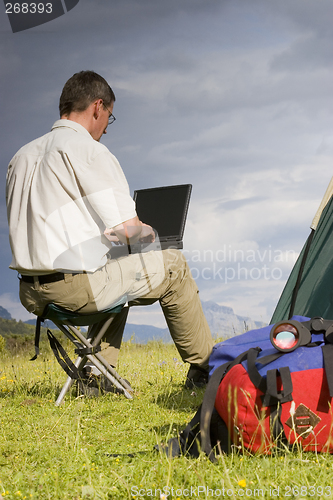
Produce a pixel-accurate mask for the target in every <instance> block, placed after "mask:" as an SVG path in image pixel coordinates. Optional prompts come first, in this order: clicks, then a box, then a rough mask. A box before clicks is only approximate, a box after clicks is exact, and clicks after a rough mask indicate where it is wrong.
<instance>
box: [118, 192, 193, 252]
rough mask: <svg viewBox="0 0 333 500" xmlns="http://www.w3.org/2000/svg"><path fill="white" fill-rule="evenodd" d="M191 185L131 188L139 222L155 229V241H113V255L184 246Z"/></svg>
mask: <svg viewBox="0 0 333 500" xmlns="http://www.w3.org/2000/svg"><path fill="white" fill-rule="evenodd" d="M191 191H192V185H191V184H181V185H178V186H163V187H157V188H148V189H138V190H136V191H134V197H133V198H134V201H135V204H136V212H137V214H138V217H139V219H140V220H141V222H144V223H145V224H149V225H150V226H152V228H153V229H154V230H155V232H156V241H155V242H154V243H135V244H133V245H131V246H130V247H129V248H128V247H127V245H121V246H119V245H116V246H114V247H112V249H111V251H110V252H111V256H112V257H113V258H117V257H120V256H122V255H126V254H129V253H138V252H149V251H151V250H165V249H166V248H179V249H181V248H183V235H184V229H185V223H186V217H187V212H188V207H189V203H190V197H191ZM125 249H126V251H125Z"/></svg>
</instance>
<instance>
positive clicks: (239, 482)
mask: <svg viewBox="0 0 333 500" xmlns="http://www.w3.org/2000/svg"><path fill="white" fill-rule="evenodd" d="M238 486H240V487H241V488H245V487H246V481H245V479H241V480H240V481H238Z"/></svg>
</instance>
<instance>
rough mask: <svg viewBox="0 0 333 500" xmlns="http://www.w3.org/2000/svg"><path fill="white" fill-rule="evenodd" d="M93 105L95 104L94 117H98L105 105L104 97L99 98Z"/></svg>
mask: <svg viewBox="0 0 333 500" xmlns="http://www.w3.org/2000/svg"><path fill="white" fill-rule="evenodd" d="M93 106H94V118H96V120H97V118H98V117H99V114H100V111H101V109H102V107H103V99H97V100H96V101H95V102H94V103H93Z"/></svg>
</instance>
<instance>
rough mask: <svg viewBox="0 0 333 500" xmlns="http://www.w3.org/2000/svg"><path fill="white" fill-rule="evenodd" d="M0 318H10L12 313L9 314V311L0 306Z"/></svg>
mask: <svg viewBox="0 0 333 500" xmlns="http://www.w3.org/2000/svg"><path fill="white" fill-rule="evenodd" d="M0 318H3V319H12V315H11V314H10V312H8V311H7V309H5V308H4V307H1V306H0Z"/></svg>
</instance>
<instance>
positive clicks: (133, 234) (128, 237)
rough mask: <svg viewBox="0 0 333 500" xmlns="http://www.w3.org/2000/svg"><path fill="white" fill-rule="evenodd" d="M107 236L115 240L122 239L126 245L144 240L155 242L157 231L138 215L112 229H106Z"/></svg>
mask: <svg viewBox="0 0 333 500" xmlns="http://www.w3.org/2000/svg"><path fill="white" fill-rule="evenodd" d="M104 234H105V236H106V237H107V238H108V239H109V240H110V241H113V242H115V243H116V242H117V241H120V242H121V243H125V244H126V245H130V244H133V243H136V242H137V241H139V240H140V241H142V242H146V243H153V242H154V241H155V232H154V230H153V228H152V227H151V226H148V224H144V223H143V222H141V221H140V220H139V218H138V217H134V218H133V219H130V220H127V221H125V222H123V223H122V224H118V226H115V227H113V228H112V229H106V230H105V232H104Z"/></svg>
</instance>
